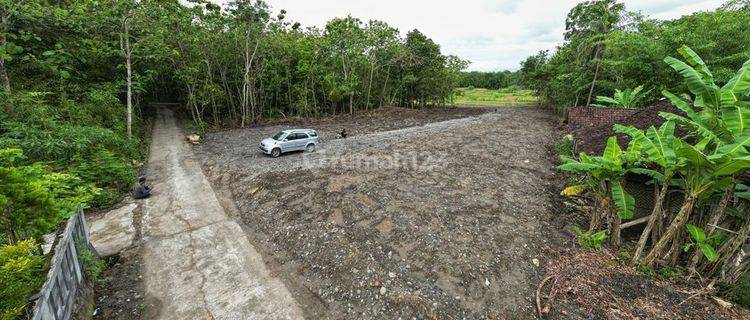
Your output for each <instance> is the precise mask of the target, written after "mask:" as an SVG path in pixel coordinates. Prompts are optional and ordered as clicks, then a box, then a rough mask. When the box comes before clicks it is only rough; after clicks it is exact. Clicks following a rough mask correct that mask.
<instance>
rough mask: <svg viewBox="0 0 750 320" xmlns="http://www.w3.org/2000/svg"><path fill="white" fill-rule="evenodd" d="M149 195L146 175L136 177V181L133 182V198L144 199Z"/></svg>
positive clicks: (149, 187)
mask: <svg viewBox="0 0 750 320" xmlns="http://www.w3.org/2000/svg"><path fill="white" fill-rule="evenodd" d="M150 195H151V186H149V185H148V183H146V177H140V178H138V183H136V184H135V188H134V189H133V198H135V199H144V198H148V196H150Z"/></svg>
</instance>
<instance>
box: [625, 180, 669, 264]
mask: <svg viewBox="0 0 750 320" xmlns="http://www.w3.org/2000/svg"><path fill="white" fill-rule="evenodd" d="M669 180H670V178H667V177H666V176H665V178H664V183H663V184H662V186H661V190H660V191H658V192H657V194H656V201H654V209H653V211H651V217H650V218H649V219H648V223H646V227H645V228H644V229H643V232H642V233H641V238H640V239H638V244H637V245H636V246H635V252H634V253H633V260H632V262H631V263H632V264H633V265H634V266H635V265H637V264H638V261H639V260H641V255H642V254H643V249H645V248H646V241H648V238H649V235H650V234H651V230H652V229H653V228H654V225H655V224H656V221H657V220H658V218H659V216H660V215H661V212H662V210H664V197H666V195H667V192H668V191H669ZM657 190H659V189H657Z"/></svg>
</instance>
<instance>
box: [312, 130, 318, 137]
mask: <svg viewBox="0 0 750 320" xmlns="http://www.w3.org/2000/svg"><path fill="white" fill-rule="evenodd" d="M317 136H318V133H317V132H315V131H313V132H310V137H312V138H315V137H317Z"/></svg>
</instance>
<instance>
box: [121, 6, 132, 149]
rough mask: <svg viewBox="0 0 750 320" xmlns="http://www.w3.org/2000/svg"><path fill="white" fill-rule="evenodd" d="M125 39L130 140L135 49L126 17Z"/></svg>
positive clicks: (124, 24) (129, 133)
mask: <svg viewBox="0 0 750 320" xmlns="http://www.w3.org/2000/svg"><path fill="white" fill-rule="evenodd" d="M122 27H123V38H124V39H123V40H122V41H121V45H122V46H123V51H124V52H125V68H126V69H127V73H128V75H127V87H128V88H127V98H126V99H127V102H126V104H127V112H128V121H127V127H128V140H131V139H132V138H133V66H132V61H131V58H132V53H133V50H132V48H131V47H130V21H129V19H128V18H127V17H126V18H125V19H123V25H122Z"/></svg>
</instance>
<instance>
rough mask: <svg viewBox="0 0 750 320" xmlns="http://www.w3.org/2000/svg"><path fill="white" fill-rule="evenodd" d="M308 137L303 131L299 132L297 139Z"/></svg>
mask: <svg viewBox="0 0 750 320" xmlns="http://www.w3.org/2000/svg"><path fill="white" fill-rule="evenodd" d="M307 138H308V136H307V134H306V133H301V132H300V133H297V138H295V140H299V139H307Z"/></svg>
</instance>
